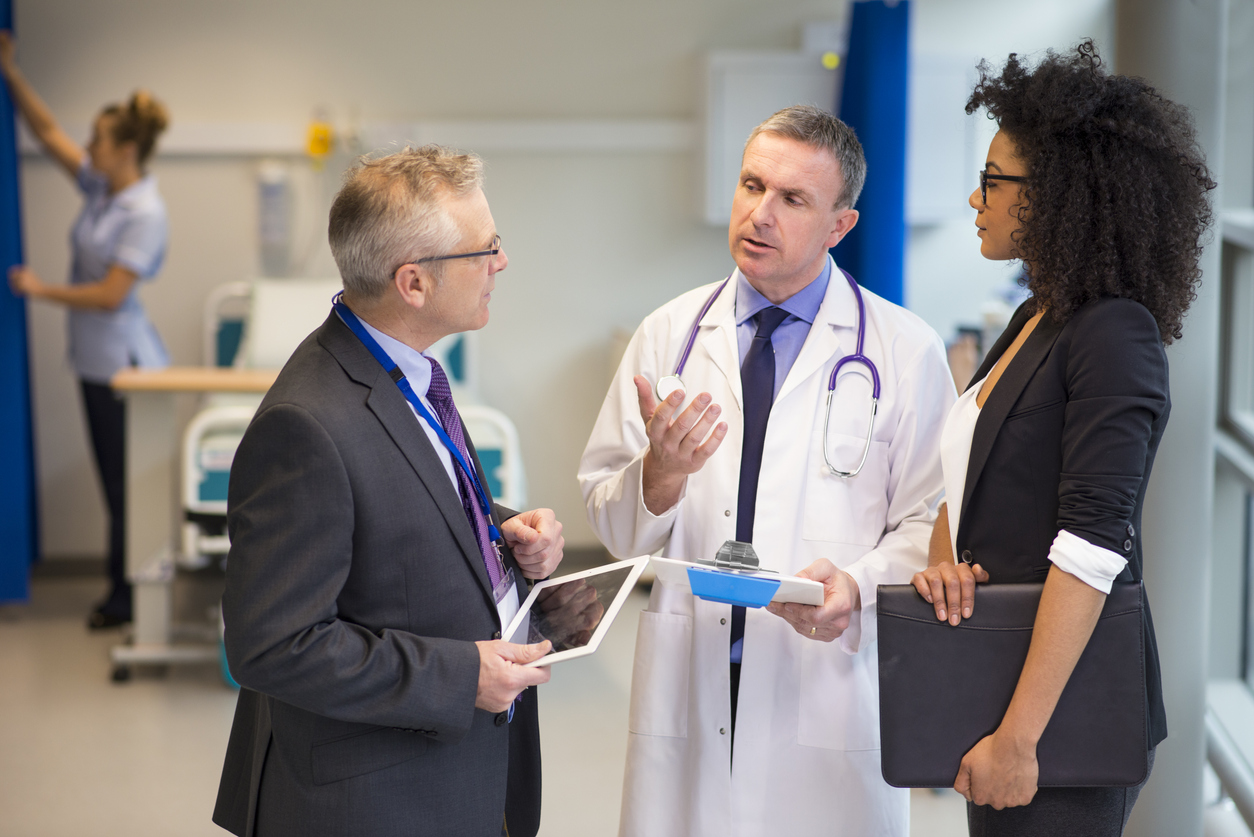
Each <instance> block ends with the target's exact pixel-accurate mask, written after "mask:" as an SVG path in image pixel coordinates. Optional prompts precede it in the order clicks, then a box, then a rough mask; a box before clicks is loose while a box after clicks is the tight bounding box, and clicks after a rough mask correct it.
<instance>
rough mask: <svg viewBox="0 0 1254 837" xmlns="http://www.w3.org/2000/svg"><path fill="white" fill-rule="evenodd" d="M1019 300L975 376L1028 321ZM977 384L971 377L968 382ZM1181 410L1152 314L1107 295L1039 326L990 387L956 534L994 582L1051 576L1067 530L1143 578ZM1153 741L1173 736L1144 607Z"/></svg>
mask: <svg viewBox="0 0 1254 837" xmlns="http://www.w3.org/2000/svg"><path fill="white" fill-rule="evenodd" d="M1030 317H1031V313H1030V312H1028V311H1027V310H1025V307H1023V306H1021V307H1020V308H1019V310H1018V311H1016V312H1015V314H1014V317H1013V318H1011V320H1010V324H1009V326H1007V328H1006V331H1005V333H1004V334H1002V336H1001V337H1000V338H999V339H998V341H997V342H996V343H995V344H994V345H993V347H992V348H991V349H990V351H989V353H988V357H986V358H985V359H984V363H983V364H982V365H981V366H980V369H979V370H978V371H977V372H976V373H975V377H974V379H973V380H972V384H974V383H975V382H977V381H980V380H982V379H983V378H984V377H985V376H987V375H988V373H989V371H990V370H991V369H992V368H993V365H994V364H995V363H996V362H997V360H998V359H999V358H1000V357H1001V356H1002V354H1003V353H1005V351H1006V349H1007V348H1008V347H1009V346H1010V344H1011V343H1012V342H1013V341H1014V339H1015V337H1017V336H1018V334H1019V332H1020V331H1021V330H1022V329H1023V325H1024V323H1026V322H1027V321H1028V319H1029V318H1030ZM968 386H970V385H968ZM1170 409H1171V401H1170V396H1169V392H1168V381H1167V355H1166V353H1165V352H1164V350H1163V344H1162V340H1161V339H1160V337H1159V333H1158V326H1157V324H1156V323H1155V322H1154V318H1153V316H1152V315H1151V314H1150V313H1149V311H1148V310H1147V309H1146V308H1145V307H1144V306H1142V305H1141V304H1139V303H1137V302H1133V301H1131V300H1127V299H1113V298H1112V299H1100V300H1096V301H1094V302H1090V303H1088V304H1086V305H1084V306H1083V307H1081V308H1080V310H1078V311H1077V312H1076V313H1075V315H1074V316H1073V317H1072V318H1071V319H1070V320H1069V321H1068V322H1067V323H1066V324H1065V325H1061V326H1060V325H1058V324H1057V323H1055V322H1052V321H1051V320H1050V319H1049V318H1048V317H1046V318H1043V319H1042V320H1041V322H1040V323H1038V324H1037V326H1036V328H1035V329H1034V330H1033V332H1032V334H1031V335H1030V336H1029V337H1028V339H1027V341H1026V342H1025V343H1024V345H1023V346H1022V347H1020V349H1019V352H1018V354H1016V355H1015V357H1014V359H1013V360H1012V361H1011V362H1010V365H1009V366H1008V367H1007V368H1006V370H1005V372H1004V373H1003V374H1002V377H1001V380H1000V381H998V383H997V386H996V387H995V388H994V389H993V391H992V393H991V394H990V395H989V398H988V400H987V401H986V402H985V404H984V407H983V409H982V410H981V411H980V416H979V419H978V420H977V421H976V425H975V434H974V436H973V438H972V443H971V458H970V460H969V464H968V467H967V479H966V487H965V489H964V492H963V497H962V510H961V514H960V516H959V522H958V532H957V537H956V539H955V542H956V547H957V550H958V555H959V557H960V559H961V560H964V561H969V562H971V563H978V564H981V565H982V566H983V567H984V569H985V570H987V571H988V574H989V580H990V582H992V583H1022V582H1032V581H1043V580H1044V578H1045V575H1046V574H1047V573H1048V572H1049V568H1050V566H1051V563H1050V561H1049V558H1048V555H1049V549H1050V546H1051V544H1052V543H1053V541H1054V538H1055V536H1056V535H1057V534H1058V532H1059V530H1061V529H1066V530H1067V531H1069V532H1071V533H1072V534H1075V535H1078V536H1079V537H1081V538H1084V539H1085V540H1086V541H1088V542H1090V543H1092V544H1095V545H1097V546H1100V547H1104V548H1106V549H1109V550H1112V551H1114V552H1117V553H1119V554H1120V555H1123V556H1124V557H1126V558H1127V559H1128V564H1127V566H1126V567H1125V568H1124V570H1123V572H1122V573H1121V574H1120V576H1119V578H1118V580H1119V581H1139V580H1141V569H1142V557H1141V538H1140V532H1141V509H1142V507H1143V506H1144V504H1145V488H1146V486H1147V485H1148V483H1149V477H1150V469H1151V468H1152V466H1153V464H1154V454H1155V453H1156V452H1157V450H1158V443H1159V441H1160V440H1161V439H1162V435H1163V430H1164V428H1165V427H1166V426H1167V415H1168V413H1169V412H1170ZM1145 648H1146V663H1147V664H1146V670H1145V677H1146V693H1147V695H1148V701H1149V707H1148V708H1149V718H1150V725H1149V731H1148V732H1149V740H1148V742H1147V743H1148V745H1149V746H1151V747H1152V746H1155V745H1156V744H1158V742H1159V741H1161V740H1162V739H1164V738H1166V736H1167V720H1166V713H1165V712H1164V710H1163V701H1162V682H1161V674H1160V670H1159V662H1158V647H1157V645H1156V644H1155V641H1154V627H1153V622H1152V620H1151V619H1150V615H1149V607H1148V603H1147V605H1146V608H1145Z"/></svg>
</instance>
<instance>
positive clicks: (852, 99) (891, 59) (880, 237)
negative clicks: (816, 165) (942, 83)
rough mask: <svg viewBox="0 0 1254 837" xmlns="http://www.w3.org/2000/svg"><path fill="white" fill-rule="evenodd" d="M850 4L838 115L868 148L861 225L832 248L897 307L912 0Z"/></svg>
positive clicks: (863, 282)
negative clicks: (849, 19) (846, 53)
mask: <svg viewBox="0 0 1254 837" xmlns="http://www.w3.org/2000/svg"><path fill="white" fill-rule="evenodd" d="M851 5H852V19H851V21H850V24H849V54H848V57H847V59H846V63H845V77H844V85H843V87H842V89H841V96H840V118H841V119H843V120H844V121H845V122H846V123H848V124H849V125H850V126H851V127H852V128H853V129H854V131H856V132H857V134H858V139H859V140H861V142H862V147H863V148H864V149H865V150H866V162H867V176H866V187H865V188H864V189H863V190H862V197H861V198H859V199H858V204H857V206H856V207H855V208H856V209H857V210H858V212H859V213H860V217H859V219H858V225H857V226H856V227H854V229H853V232H851V233H850V234H849V235H847V236H845V238H844V240H843V241H841V242H840V244H838V245H836V246H835V247H834V248H832V255H833V256H834V257H835V258H836V262H837V263H838V264H839V265H840V266H841V267H843V268H845V269H846V270H848V271H849V272H850V273H852V274H853V276H854V278H855V279H857V280H858V282H859V284H861V285H862V286H863V287H865V288H867V289H868V290H870V291H873V292H874V293H877V294H879V295H880V296H882V297H884V298H885V299H887V300H890V301H892V302H896V303H898V304H901V302H902V299H903V294H902V284H903V283H902V277H903V275H904V272H905V246H906V76H907V66H908V61H909V41H910V3H909V0H900V2H896V3H891V2H884V0H858V2H854V3H852V4H851Z"/></svg>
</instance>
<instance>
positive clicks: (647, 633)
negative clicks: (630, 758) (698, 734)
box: [627, 610, 692, 738]
mask: <svg viewBox="0 0 1254 837" xmlns="http://www.w3.org/2000/svg"><path fill="white" fill-rule="evenodd" d="M691 660H692V617H691V616H683V615H680V614H676V613H653V612H651V611H647V610H646V611H645V612H643V613H641V614H640V628H639V630H638V631H637V633H636V662H635V665H634V666H633V668H632V673H631V709H630V712H629V713H628V716H627V728H628V730H629V731H631V732H633V733H636V734H639V735H663V736H668V737H670V738H687V737H688V675H689V669H690V663H691Z"/></svg>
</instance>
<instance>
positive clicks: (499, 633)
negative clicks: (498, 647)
mask: <svg viewBox="0 0 1254 837" xmlns="http://www.w3.org/2000/svg"><path fill="white" fill-rule="evenodd" d="M492 638H493V639H500V638H501V632H500V631H497V632H496V633H494V634H492Z"/></svg>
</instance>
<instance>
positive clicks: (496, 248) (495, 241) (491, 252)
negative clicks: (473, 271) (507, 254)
mask: <svg viewBox="0 0 1254 837" xmlns="http://www.w3.org/2000/svg"><path fill="white" fill-rule="evenodd" d="M499 252H501V237H500V236H499V235H494V236H492V246H491V247H490V248H489V249H487V250H476V251H475V252H473V253H454V254H452V255H451V256H427V257H426V258H425V259H415V260H414V261H412V262H409V264H422V263H423V262H442V261H446V260H448V259H472V258H474V257H475V256H495V255H496V254H497V253H499Z"/></svg>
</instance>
